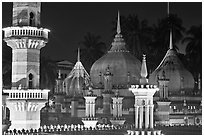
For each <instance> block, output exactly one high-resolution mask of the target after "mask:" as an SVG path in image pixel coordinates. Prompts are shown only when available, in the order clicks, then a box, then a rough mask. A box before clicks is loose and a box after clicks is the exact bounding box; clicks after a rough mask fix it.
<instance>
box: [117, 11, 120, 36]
mask: <svg viewBox="0 0 204 137" xmlns="http://www.w3.org/2000/svg"><path fill="white" fill-rule="evenodd" d="M120 32H121V28H120V12H119V11H118V22H117V34H120Z"/></svg>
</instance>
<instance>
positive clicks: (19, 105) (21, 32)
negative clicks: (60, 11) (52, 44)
mask: <svg viewBox="0 0 204 137" xmlns="http://www.w3.org/2000/svg"><path fill="white" fill-rule="evenodd" d="M40 12H41V3H39V2H14V3H13V20H12V27H7V28H4V29H3V31H4V41H5V42H6V43H7V45H8V46H9V47H11V48H12V88H11V90H4V92H6V93H9V97H8V98H7V104H8V107H9V109H10V120H11V127H10V129H22V128H24V129H30V128H33V129H36V128H39V127H40V110H41V108H42V107H43V106H44V104H45V102H46V101H47V98H48V92H49V90H41V89H39V88H40V84H39V79H40V49H41V48H42V47H44V46H45V44H46V43H47V42H48V33H49V30H48V29H44V28H40Z"/></svg>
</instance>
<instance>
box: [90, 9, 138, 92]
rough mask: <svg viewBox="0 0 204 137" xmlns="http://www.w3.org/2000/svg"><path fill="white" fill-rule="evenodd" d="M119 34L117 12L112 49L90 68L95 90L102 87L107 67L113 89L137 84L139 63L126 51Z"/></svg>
mask: <svg viewBox="0 0 204 137" xmlns="http://www.w3.org/2000/svg"><path fill="white" fill-rule="evenodd" d="M120 33H121V28H120V16H119V12H118V22H117V34H116V35H115V38H114V41H113V42H112V44H111V45H112V47H111V48H110V50H109V51H108V53H107V54H105V55H104V56H102V57H101V58H100V59H98V60H97V61H96V62H95V63H94V64H93V65H92V67H91V71H90V76H91V81H92V83H93V86H94V87H95V88H101V87H102V86H103V81H104V77H103V74H105V72H106V68H107V67H108V66H109V69H110V72H111V73H112V74H113V76H112V85H113V88H116V87H117V88H128V85H131V84H138V83H139V78H140V68H141V62H140V61H139V60H138V59H137V58H135V57H134V56H133V55H131V54H130V52H129V51H128V50H127V49H126V43H125V41H124V39H123V36H122V35H121V34H120Z"/></svg>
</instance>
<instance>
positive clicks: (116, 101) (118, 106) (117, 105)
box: [112, 96, 123, 117]
mask: <svg viewBox="0 0 204 137" xmlns="http://www.w3.org/2000/svg"><path fill="white" fill-rule="evenodd" d="M112 99H113V116H114V117H120V116H122V100H123V98H122V97H118V96H116V97H112Z"/></svg>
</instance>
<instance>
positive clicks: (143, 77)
mask: <svg viewBox="0 0 204 137" xmlns="http://www.w3.org/2000/svg"><path fill="white" fill-rule="evenodd" d="M140 74H141V78H140V84H147V83H148V81H147V75H148V73H147V65H146V55H143V59H142V67H141V73H140Z"/></svg>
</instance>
